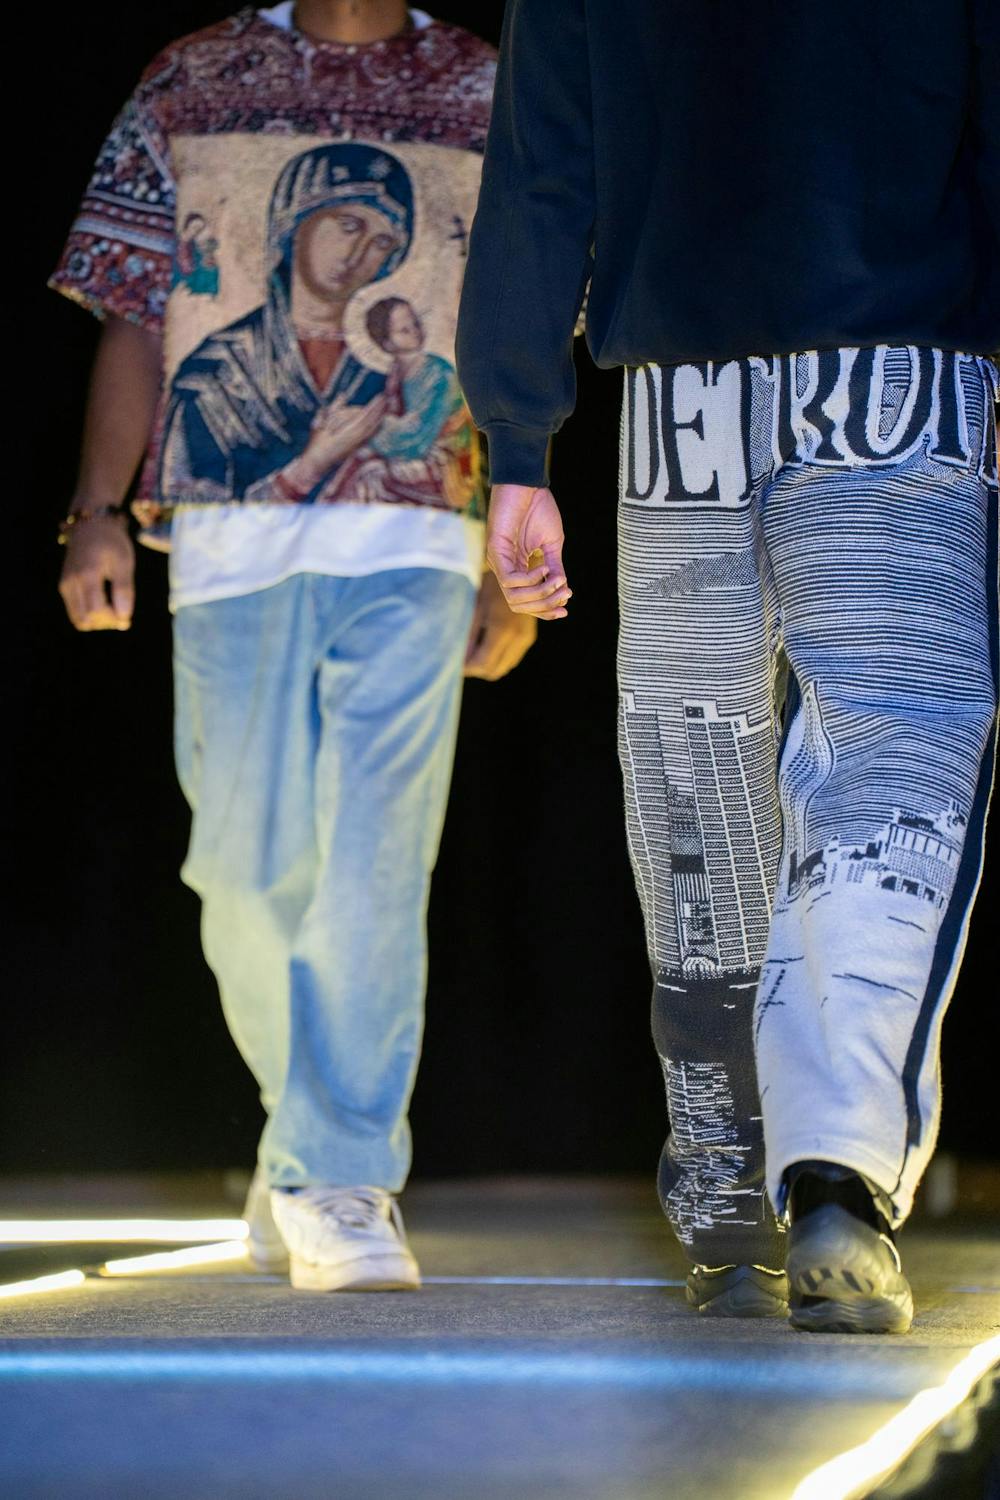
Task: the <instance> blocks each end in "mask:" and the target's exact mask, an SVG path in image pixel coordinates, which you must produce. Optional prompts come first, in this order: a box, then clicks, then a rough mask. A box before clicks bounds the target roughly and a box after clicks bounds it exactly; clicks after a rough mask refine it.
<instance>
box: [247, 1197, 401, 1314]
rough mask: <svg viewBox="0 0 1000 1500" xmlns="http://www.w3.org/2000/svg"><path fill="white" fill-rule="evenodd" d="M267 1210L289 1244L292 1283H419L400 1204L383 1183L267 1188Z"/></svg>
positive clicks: (387, 1287)
mask: <svg viewBox="0 0 1000 1500" xmlns="http://www.w3.org/2000/svg"><path fill="white" fill-rule="evenodd" d="M271 1211H272V1213H273V1215H274V1221H275V1223H276V1224H277V1226H278V1229H279V1230H280V1232H281V1237H282V1239H283V1240H284V1242H285V1244H286V1245H287V1246H288V1250H289V1255H290V1257H291V1272H292V1286H294V1287H298V1288H299V1289H300V1290H302V1291H318V1292H402V1291H415V1290H416V1289H417V1287H419V1285H420V1268H419V1266H418V1265H417V1263H416V1261H415V1260H414V1258H413V1255H412V1252H411V1251H410V1247H409V1245H408V1244H407V1243H406V1231H405V1229H404V1228H403V1218H402V1215H401V1214H400V1212H399V1205H398V1204H397V1203H396V1200H395V1199H394V1198H393V1196H392V1194H391V1193H387V1192H386V1191H385V1189H384V1188H377V1187H307V1188H272V1190H271Z"/></svg>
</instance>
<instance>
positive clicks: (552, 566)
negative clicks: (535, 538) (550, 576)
mask: <svg viewBox="0 0 1000 1500" xmlns="http://www.w3.org/2000/svg"><path fill="white" fill-rule="evenodd" d="M542 555H543V557H544V558H545V566H546V567H547V568H548V570H549V572H550V573H558V574H560V575H563V574H564V573H565V569H564V568H563V560H562V543H561V542H546V543H545V545H544V546H543V548H542Z"/></svg>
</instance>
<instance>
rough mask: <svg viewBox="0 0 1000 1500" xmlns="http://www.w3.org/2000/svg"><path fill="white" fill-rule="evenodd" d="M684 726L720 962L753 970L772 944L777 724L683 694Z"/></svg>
mask: <svg viewBox="0 0 1000 1500" xmlns="http://www.w3.org/2000/svg"><path fill="white" fill-rule="evenodd" d="M684 727H685V732H686V736H687V748H688V757H689V760H690V764H691V774H692V779H693V782H694V795H695V801H696V803H697V808H698V821H699V824H700V826H701V836H702V840H703V844H704V851H705V866H706V870H707V874H708V883H709V887H710V889H711V896H712V916H713V919H714V923H715V936H716V941H717V945H718V955H719V962H720V965H721V967H722V968H724V969H733V968H736V969H752V968H754V967H756V966H757V965H759V964H760V962H761V960H762V958H763V955H764V951H765V949H766V947H767V935H768V925H769V923H770V918H771V882H770V878H769V874H768V872H769V871H770V870H772V869H773V868H774V865H775V860H776V855H777V849H778V846H779V841H780V829H779V826H778V819H777V817H776V816H775V817H772V818H771V819H770V821H769V823H768V825H767V826H764V825H763V824H762V818H761V810H762V809H767V808H769V807H773V806H774V797H773V794H770V793H769V790H768V783H770V782H771V781H772V780H773V776H774V769H773V767H774V728H773V725H772V724H771V722H770V721H769V720H765V721H763V722H762V723H760V724H756V725H752V724H751V723H750V722H749V720H748V718H747V715H746V714H730V715H723V714H720V713H719V708H718V704H717V703H715V702H713V701H711V700H709V699H697V698H685V699H684Z"/></svg>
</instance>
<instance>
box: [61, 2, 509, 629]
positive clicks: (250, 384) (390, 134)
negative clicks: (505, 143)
mask: <svg viewBox="0 0 1000 1500" xmlns="http://www.w3.org/2000/svg"><path fill="white" fill-rule="evenodd" d="M494 67H495V62H494V53H493V50H492V49H491V48H490V47H489V46H488V45H487V44H486V43H485V42H482V41H480V40H479V39H478V38H476V37H474V36H472V35H471V34H470V33H468V32H466V31H464V30H462V29H461V28H459V27H455V26H448V25H444V24H442V23H440V22H437V21H433V20H431V19H430V18H429V17H428V16H425V15H423V14H422V13H421V12H413V13H412V15H411V25H410V28H409V29H408V30H406V31H404V32H402V33H400V34H399V35H398V36H395V37H392V38H389V39H387V40H385V41H382V42H375V43H370V44H366V45H347V44H342V43H334V42H325V41H317V40H315V39H313V38H309V37H306V36H304V35H303V34H302V33H300V32H299V31H297V30H296V28H295V26H294V25H293V21H292V4H291V0H286V3H284V4H282V5H279V6H277V7H276V8H275V9H273V10H269V11H257V10H253V9H245V10H242V11H240V12H239V13H238V14H236V15H234V16H232V17H230V18H229V19H228V20H226V21H223V22H221V23H220V24H218V25H216V26H212V27H209V28H207V29H205V30H203V31H199V32H196V33H195V34H194V35H193V36H190V37H187V38H185V39H183V40H181V41H179V42H177V43H175V44H173V45H172V46H170V47H168V48H167V49H166V50H165V51H164V52H163V53H161V54H160V56H159V57H157V58H156V59H155V60H154V62H153V63H152V64H151V66H150V67H149V68H148V69H147V71H146V73H145V74H144V75H143V77H142V79H141V81H140V83H139V86H138V88H137V89H136V91H135V93H134V94H133V96H132V98H131V99H130V100H129V101H128V103H127V104H126V106H125V108H124V110H123V111H122V113H121V114H120V115H119V117H118V119H117V120H116V121H115V123H114V126H113V127H112V130H111V133H110V135H109V137H108V139H107V141H106V143H105V145H104V147H103V148H102V151H101V153H100V155H99V157H98V160H97V164H96V167H95V170H94V174H93V177H92V179H91V182H90V185H89V187H88V189H87V192H86V194H85V196H84V199H83V203H82V205H81V209H80V212H79V215H78V217H77V219H76V221H75V223H74V224H73V227H72V230H71V232H70V235H69V239H68V242H67V245H66V248H65V250H64V252H63V256H62V258H61V260H60V263H59V266H58V268H57V270H56V272H55V274H54V276H53V278H52V285H53V286H54V287H55V288H56V289H57V290H59V291H61V292H64V293H65V294H67V295H68V296H70V297H73V298H75V299H76V300H78V301H80V302H81V303H83V304H84V305H85V306H87V307H89V308H91V309H92V310H93V311H95V312H97V313H98V314H99V315H103V314H106V313H111V314H114V315H117V316H118V317H123V318H127V319H129V320H130V321H132V322H135V323H137V324H139V325H141V326H142V327H145V328H148V329H151V330H153V331H155V332H157V333H161V334H162V335H163V339H164V380H163V390H162V393H161V398H160V402H159V407H158V411H157V415H156V420H155V423H154V430H153V435H152V439H151V442H150V445H149V450H148V452H147V455H146V459H145V462H144V464H143V469H142V474H141V477H140V481H139V486H138V490H137V497H136V500H135V501H134V502H133V510H134V511H135V514H136V516H137V517H138V519H139V521H140V523H141V525H142V528H143V529H142V533H141V535H142V539H143V540H144V541H146V542H147V543H148V544H150V545H153V546H160V547H169V548H170V549H171V552H172V557H171V603H172V607H174V608H177V607H180V606H182V605H184V604H192V603H196V602H203V601H206V600H209V599H218V598H225V597H227V596H229V595H234V594H242V593H248V592H252V591H253V590H255V589H258V588H264V587H267V586H269V585H270V584H273V583H276V582H279V581H280V580H281V579H282V578H285V577H288V576H290V575H291V574H292V573H295V572H301V571H318V572H326V573H336V574H362V573H370V572H375V571H381V570H383V569H388V568H397V567H438V568H445V569H448V570H451V571H456V572H460V573H464V574H465V575H466V576H468V577H469V578H470V579H471V580H472V581H473V582H478V579H479V576H480V571H481V558H482V532H483V527H482V517H483V514H484V499H483V476H482V473H481V469H480V459H479V445H478V438H477V436H476V433H475V430H474V428H473V426H472V422H471V419H470V417H469V414H468V411H467V409H466V407H465V404H464V401H463V399H462V396H461V392H460V391H459V387H458V382H457V378H456V375H455V366H454V338H455V322H456V317H457V311H458V300H459V294H460V291H461V284H462V276H463V271H464V266H465V258H466V251H467V245H468V233H469V227H470V225H471V222H472V217H473V214H474V212H475V207H476V199H477V195H478V189H479V177H480V167H481V157H482V151H483V148H484V145H485V138H486V131H487V126H488V123H489V108H490V99H491V92H492V85H493V77H494Z"/></svg>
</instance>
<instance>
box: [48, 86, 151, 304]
mask: <svg viewBox="0 0 1000 1500" xmlns="http://www.w3.org/2000/svg"><path fill="white" fill-rule="evenodd" d="M154 66H155V65H154ZM152 72H153V69H150V73H152ZM149 76H150V74H149V73H147V75H146V78H145V79H144V80H143V83H141V84H140V86H139V88H138V89H137V91H136V93H135V94H134V95H133V96H132V98H131V99H130V100H129V101H128V103H127V104H126V105H125V108H124V109H123V110H122V112H121V114H120V115H119V116H118V118H117V119H116V120H115V122H114V125H113V126H112V128H111V132H110V134H109V135H108V138H107V140H106V141H105V142H104V145H103V146H102V147H101V151H100V153H99V155H98V158H97V162H96V165H95V167H94V171H93V175H92V177H91V179H90V183H89V185H88V187H87V190H86V192H85V193H84V196H83V201H82V203H81V204H80V209H79V212H78V214H77V216H76V219H75V220H74V222H73V225H72V228H71V229H70V232H69V237H68V239H67V241H66V245H65V248H64V250H63V253H62V256H61V258H60V261H59V264H58V266H57V267H56V270H55V272H54V273H53V275H52V277H51V279H50V281H49V285H50V286H51V287H53V288H54V289H55V290H56V291H58V292H62V293H63V294H64V295H65V296H67V297H71V298H73V299H74V300H75V301H77V302H80V303H82V305H83V306H84V307H86V308H88V309H89V310H90V311H91V312H93V313H95V314H96V315H97V316H98V317H100V318H103V317H105V316H106V315H107V314H112V315H114V316H116V317H119V318H127V319H128V321H129V322H130V323H137V324H138V325H139V326H140V327H142V328H148V329H149V330H150V331H151V332H154V333H160V332H162V329H163V315H164V311H165V309H166V303H167V297H168V295H169V292H170V285H171V277H172V274H173V259H174V230H175V223H174V219H175V206H176V198H175V190H174V182H173V178H172V176H171V172H170V161H169V144H168V141H167V138H166V136H165V135H164V133H163V132H162V131H161V129H160V128H159V126H158V125H157V123H156V120H155V116H154V114H153V111H152V109H151V108H150V107H149V103H148V99H149V90H148V88H147V81H148V79H149Z"/></svg>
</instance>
